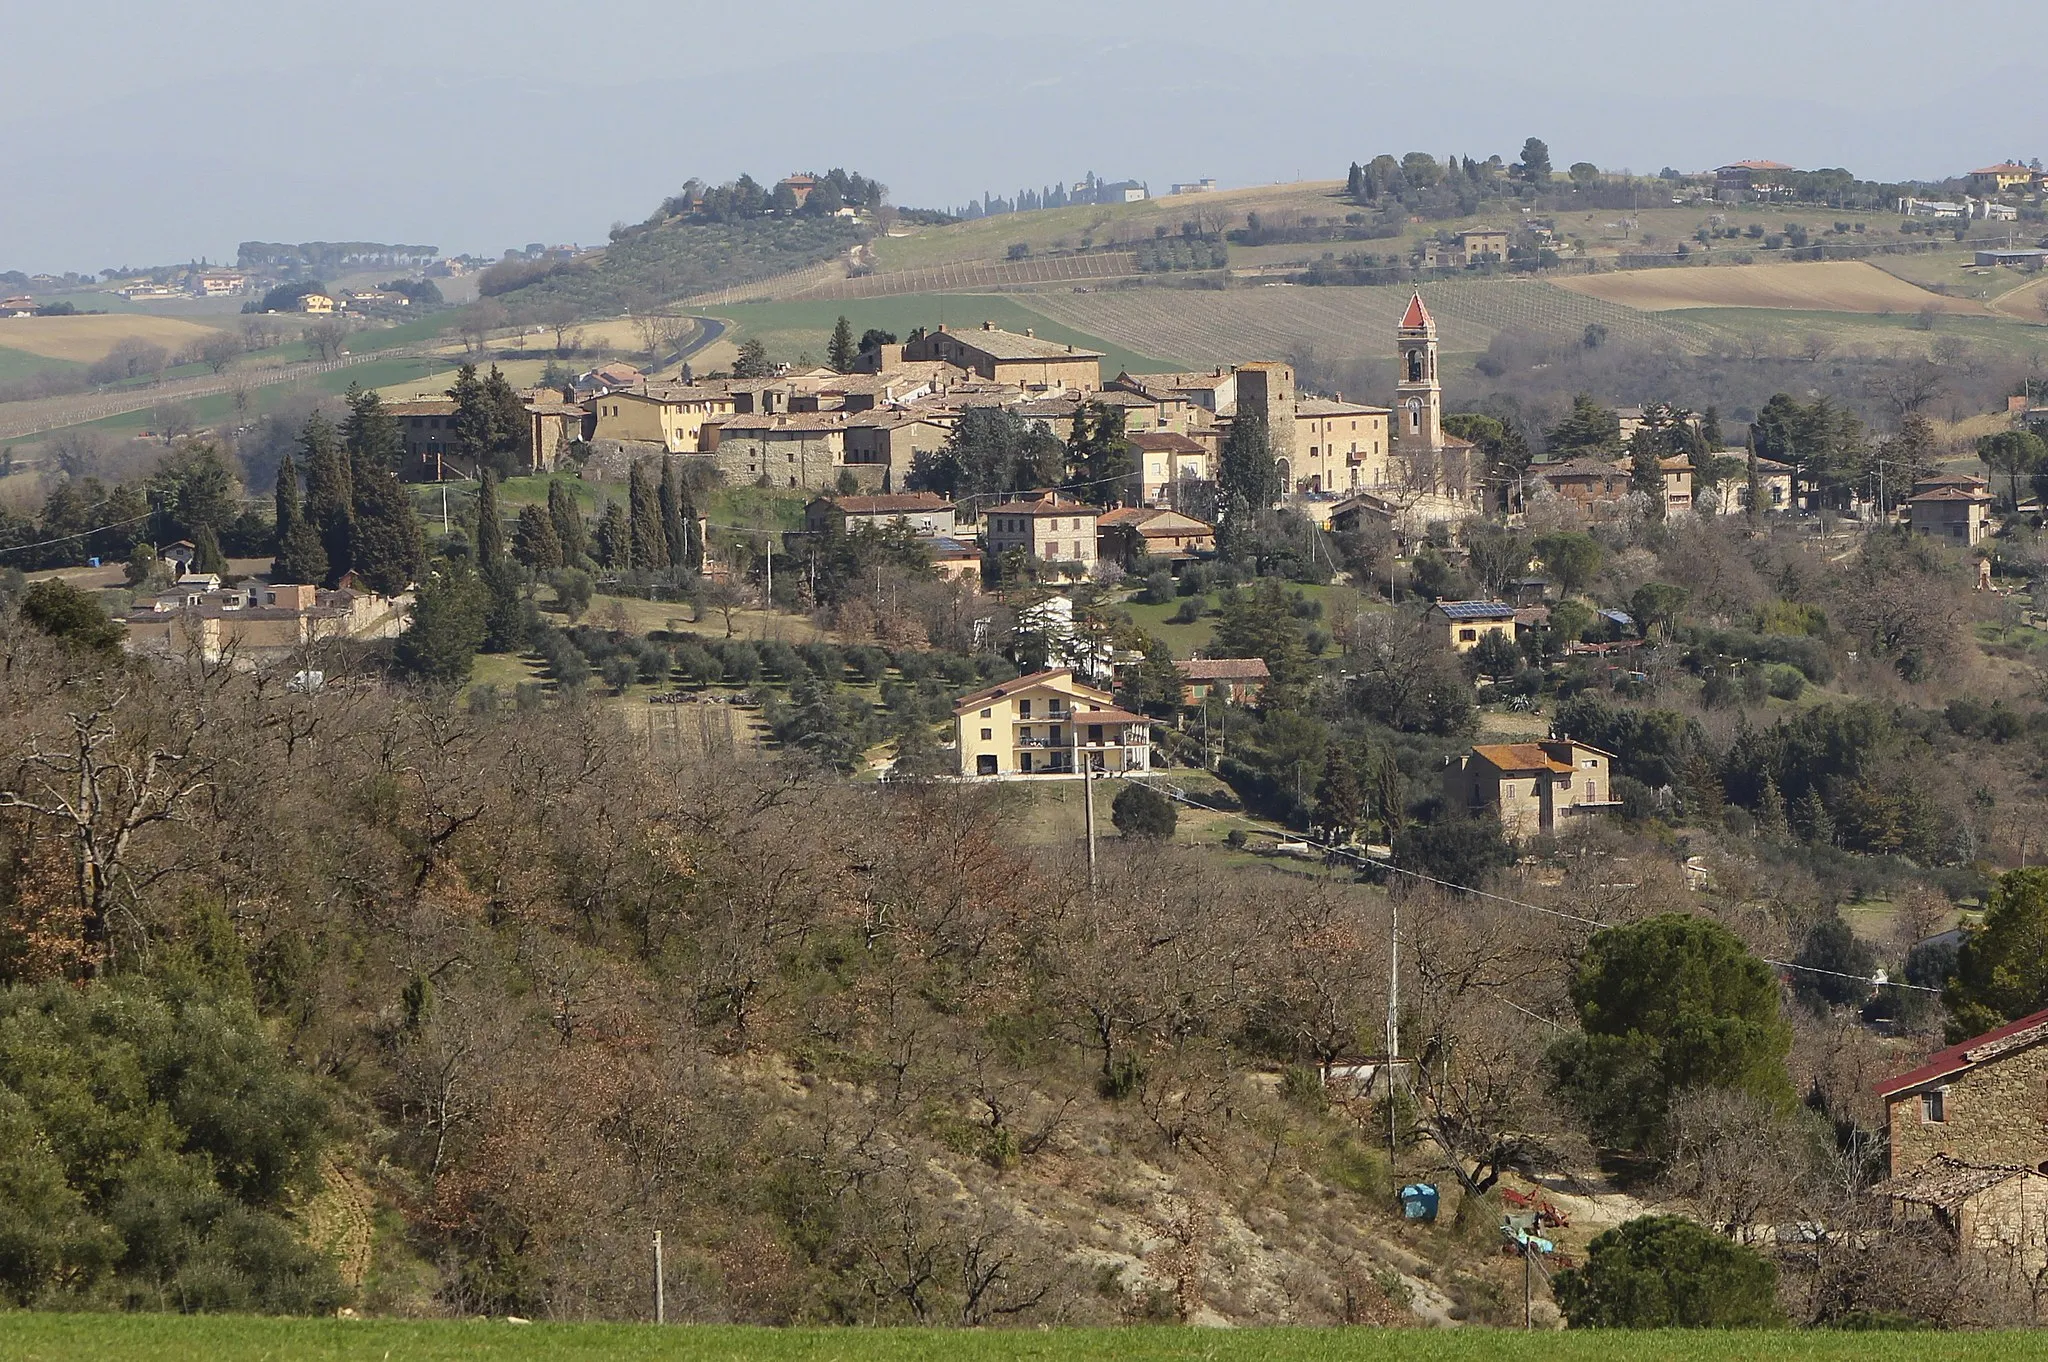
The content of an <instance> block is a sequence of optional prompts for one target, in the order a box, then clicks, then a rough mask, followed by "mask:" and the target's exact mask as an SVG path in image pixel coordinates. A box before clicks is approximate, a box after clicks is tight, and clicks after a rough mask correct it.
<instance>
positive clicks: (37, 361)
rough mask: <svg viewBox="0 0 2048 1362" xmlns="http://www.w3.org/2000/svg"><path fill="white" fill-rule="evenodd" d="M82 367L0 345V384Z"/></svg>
mask: <svg viewBox="0 0 2048 1362" xmlns="http://www.w3.org/2000/svg"><path fill="white" fill-rule="evenodd" d="M83 367H85V366H83V365H81V364H75V363H73V362H72V361H70V360H68V359H51V358H49V357H48V356H46V355H32V354H30V353H29V352H28V351H26V350H15V349H11V348H9V347H7V346H4V345H0V383H12V382H14V381H15V380H16V379H22V378H30V377H33V376H34V375H36V374H47V373H50V372H52V371H55V370H61V369H80V368H83Z"/></svg>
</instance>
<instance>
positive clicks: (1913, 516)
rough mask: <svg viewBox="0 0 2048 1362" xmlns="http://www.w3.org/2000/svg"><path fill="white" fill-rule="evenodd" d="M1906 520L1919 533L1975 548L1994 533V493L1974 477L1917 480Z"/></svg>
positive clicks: (1907, 504)
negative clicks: (1992, 512) (1928, 480)
mask: <svg viewBox="0 0 2048 1362" xmlns="http://www.w3.org/2000/svg"><path fill="white" fill-rule="evenodd" d="M1906 521H1907V523H1908V524H1909V525H1911V526H1912V527H1913V533H1915V534H1925V535H1930V536H1932V537H1934V538H1936V539H1940V540H1942V541H1944V542H1946V543H1949V544H1954V545H1956V546H1958V547H1961V548H1972V547H1975V546H1976V545H1977V544H1979V543H1981V542H1983V539H1984V536H1985V535H1987V534H1989V533H1990V532H1991V493H1990V492H1989V491H1988V490H1986V488H1985V486H1984V484H1983V483H1981V482H1978V481H1977V480H1976V479H1974V478H1968V479H1943V480H1941V481H1939V482H1932V483H1929V482H1919V483H1915V484H1914V485H1913V495H1912V496H1910V497H1908V498H1906Z"/></svg>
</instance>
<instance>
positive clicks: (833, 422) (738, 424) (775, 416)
mask: <svg viewBox="0 0 2048 1362" xmlns="http://www.w3.org/2000/svg"><path fill="white" fill-rule="evenodd" d="M706 424H707V425H714V424H715V425H716V426H717V427H718V428H719V429H720V430H724V431H734V430H766V431H778V430H786V431H791V432H794V433H798V434H801V433H803V432H806V431H822V430H844V429H846V417H845V415H844V414H842V413H840V412H835V411H798V412H774V413H755V414H750V415H746V416H727V417H724V418H723V419H721V420H719V421H716V422H706Z"/></svg>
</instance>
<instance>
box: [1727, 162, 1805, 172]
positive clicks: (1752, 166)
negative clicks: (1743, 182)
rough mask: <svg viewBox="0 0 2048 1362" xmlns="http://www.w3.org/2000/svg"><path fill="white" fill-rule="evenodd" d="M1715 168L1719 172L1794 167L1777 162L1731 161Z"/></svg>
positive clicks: (1788, 168)
mask: <svg viewBox="0 0 2048 1362" xmlns="http://www.w3.org/2000/svg"><path fill="white" fill-rule="evenodd" d="M1715 168H1716V169H1718V170H1790V169H1791V168H1792V167H1791V166H1788V165H1783V164H1781V163H1779V162H1777V161H1730V162H1729V163H1728V164H1727V165H1725V166H1717V167H1715Z"/></svg>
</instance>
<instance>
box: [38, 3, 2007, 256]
mask: <svg viewBox="0 0 2048 1362" xmlns="http://www.w3.org/2000/svg"><path fill="white" fill-rule="evenodd" d="M2039 13H2040V10H2039V4H2038V0H2033V2H2032V3H2025V2H2023V0H1981V3H1978V4H1975V5H1972V6H1969V7H1968V8H1967V10H1959V9H1956V8H1953V7H1949V6H1944V5H1931V4H1927V3H1925V0H1915V3H1911V4H1908V3H1904V2H1903V0H1855V2H1854V3H1817V2H1815V0H1769V2H1768V3H1766V2H1765V0H1718V3H1714V4H1699V3H1696V0H1695V2H1693V3H1686V4H1675V3H1664V2H1663V0H1635V2H1634V3H1628V2H1627V0H1576V3H1573V2H1569V0H1568V3H1565V4H1562V5H1559V4H1549V5H1536V4H1530V3H1527V0H1519V2H1518V3H1512V4H1510V3H1504V2H1503V0H1462V3H1458V4H1455V5H1442V6H1430V5H1426V4H1418V3H1414V0H1409V3H1404V4H1401V5H1392V4H1384V3H1349V4H1342V3H1335V2H1334V0H1230V3H1224V2H1223V0H1142V2H1133V3H1117V0H1094V2H1093V3H1078V2H1077V0H1036V3H1033V4H1029V5H1026V4H1021V3H1017V4H988V3H978V2H977V0H946V2H945V3H941V2H940V0H868V2H867V3H865V4H859V5H824V4H806V3H795V2H794V0H745V2H744V3H724V4H717V5H709V4H702V3H695V2H694V0H682V2H681V3H673V2H672V3H667V4H658V3H651V0H606V3H604V4H600V5H573V4H570V5H565V4H539V3H535V0H489V2H488V3H485V2H484V0H348V3H344V4H341V5H325V6H313V5H309V4H304V3H294V2H293V0H268V3H264V4H256V3H251V2H250V0H179V3H178V4H176V5H172V4H168V3H165V0H69V2H68V3H62V4H58V3H50V0H33V3H31V0H0V36H4V39H5V42H4V47H5V49H6V50H7V51H8V52H9V53H10V57H9V60H8V62H7V78H6V80H5V81H0V269H5V268H12V269H29V270H64V269H76V270H81V271H82V270H97V269H100V268H103V267H107V266H113V265H121V264H154V263H161V262H165V261H173V260H183V259H187V258H191V257H194V256H202V255H203V256H207V257H209V258H212V259H215V260H219V259H223V258H226V259H232V258H233V256H234V251H235V244H236V243H237V242H238V241H241V240H244V239H247V238H260V239H264V240H283V241H301V240H310V239H315V238H322V239H327V240H375V241H400V242H410V243H425V244H432V245H437V246H439V247H441V249H442V250H443V251H446V252H448V253H450V254H453V253H456V252H459V251H465V250H467V251H480V252H490V253H493V254H495V253H496V252H497V251H499V250H502V249H503V248H504V247H506V246H508V245H522V244H524V243H526V242H529V241H547V242H557V241H573V242H581V243H584V244H589V243H593V242H601V241H602V240H603V238H604V234H605V230H606V228H607V227H608V226H609V225H610V224H611V223H612V222H613V221H614V220H618V219H626V220H638V219H640V218H642V217H644V216H646V214H647V213H648V212H649V211H650V210H651V209H652V208H653V207H654V205H655V204H656V203H657V202H659V201H660V199H661V197H662V196H663V195H664V194H666V193H669V192H672V191H673V190H674V189H675V187H676V186H678V185H679V184H681V183H682V181H683V180H685V179H686V178H688V177H689V176H691V175H697V176H700V177H702V178H705V179H713V180H716V179H724V178H728V177H730V176H732V175H735V174H737V173H739V172H740V171H742V170H746V171H751V172H752V173H753V174H754V175H755V176H756V177H759V178H763V179H768V178H775V177H779V176H781V175H783V174H786V173H788V172H790V171H792V170H798V169H819V170H822V169H825V168H828V167H830V166H833V165H843V166H846V167H847V168H849V169H854V170H860V171H863V172H865V173H868V174H871V175H874V176H876V177H878V178H880V179H881V180H882V181H884V182H885V183H886V184H888V185H889V186H890V188H891V191H892V197H893V198H894V199H895V201H896V202H898V203H905V204H914V205H944V204H954V203H959V202H962V201H964V200H965V199H967V198H969V197H979V196H980V194H981V193H982V191H983V190H989V191H992V192H995V193H998V194H1009V193H1012V192H1014V191H1015V190H1016V188H1017V187H1018V186H1020V185H1029V186H1031V187H1034V188H1036V187H1038V186H1040V185H1042V184H1045V183H1048V182H1050V181H1054V180H1058V179H1073V178H1077V177H1079V176H1080V175H1082V174H1083V173H1084V172H1086V171H1089V170H1094V171H1096V172H1098V173H1100V174H1103V175H1106V176H1114V177H1122V176H1126V175H1128V176H1131V177H1133V178H1137V179H1142V180H1147V181H1149V182H1150V183H1151V184H1152V186H1153V188H1154V189H1155V190H1162V191H1163V190H1164V189H1165V187H1166V186H1167V184H1169V183H1170V182H1172V181H1174V180H1188V179H1198V178H1201V177H1203V176H1214V177H1216V178H1217V179H1219V180H1220V181H1222V182H1223V183H1224V184H1226V185H1240V184H1252V183H1259V182H1265V181H1273V180H1291V179H1295V178H1297V177H1304V176H1305V177H1311V178H1333V177H1336V176H1340V175H1342V174H1343V172H1344V168H1345V166H1346V164H1347V163H1348V162H1349V161H1351V160H1352V159H1354V158H1357V159H1365V158H1367V157H1369V156H1371V155H1373V154H1374V153H1377V152H1380V151H1391V152H1394V153H1396V154H1398V153H1400V152H1404V151H1410V150H1416V149H1420V150H1425V151H1429V152H1431V153H1433V154H1435V155H1437V156H1443V155H1446V154H1450V153H1458V154H1468V155H1473V156H1485V155H1488V154H1491V153H1495V152H1498V153H1499V154H1501V155H1502V156H1505V157H1509V158H1512V157H1513V156H1514V154H1515V153H1516V152H1517V150H1518V149H1519V148H1520V146H1521V144H1522V139H1523V138H1525V137H1528V136H1530V135H1532V134H1533V135H1536V136H1540V137H1543V138H1545V139H1546V140H1547V141H1548V142H1549V143H1550V147H1551V153H1552V157H1553V159H1554V160H1555V161H1556V163H1557V164H1558V165H1560V166H1562V165H1565V164H1568V163H1569V162H1572V161H1577V160H1589V161H1593V162H1595V163H1597V164H1599V165H1601V166H1603V167H1608V168H1613V169H1619V168H1622V167H1627V168H1630V169H1634V170H1638V171H1645V170H1647V171H1654V170H1656V169H1658V168H1659V167H1661V166H1665V165H1673V166H1677V167H1679V168H1681V169H1687V170H1692V169H1700V168H1704V167H1708V166H1712V165H1716V164H1719V163H1721V162H1724V161H1729V160H1736V159H1741V158H1745V157H1768V158H1770V159H1774V160H1780V161H1786V162H1790V163H1792V164H1795V165H1800V166H1821V165H1842V166H1847V167H1849V168H1850V169H1852V170H1854V171H1855V172H1856V173H1857V174H1859V175H1863V176H1865V177H1869V178H1885V179H1890V178H1901V177H1932V176H1940V175H1945V174H1954V173H1957V172H1960V171H1964V170H1968V169H1970V168H1972V167H1974V166H1977V165H1980V164H1983V163H1985V162H1987V161H1993V160H1998V159H2002V158H2004V157H2007V156H2020V157H2032V156H2034V155H2036V154H2048V153H2044V152H2043V149H2042V148H2041V147H2040V146H2039V145H2038V144H2037V142H2036V141H2035V140H2034V139H2036V138H2037V137H2039V136H2040V135H2041V130H2042V129H2043V128H2044V124H2048V119H2044V118H2043V114H2044V113H2048V85H2044V83H2043V82H2042V81H2041V80H2040V78H2039V76H2038V74H2037V73H2036V72H2035V70H2033V69H2030V60H2031V51H2032V49H2031V48H2030V47H2029V46H2028V45H2027V43H2026V41H2025V38H2026V35H2028V34H2030V33H2031V31H2032V29H2033V28H2034V26H2035V22H2036V21H2037V20H2038V17H2039ZM1998 34H2009V35H2011V36H2012V41H2011V42H2010V43H2002V42H2000V41H1999V40H1998V39H1997V38H1996V37H1995V36H1993V35H1998Z"/></svg>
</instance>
